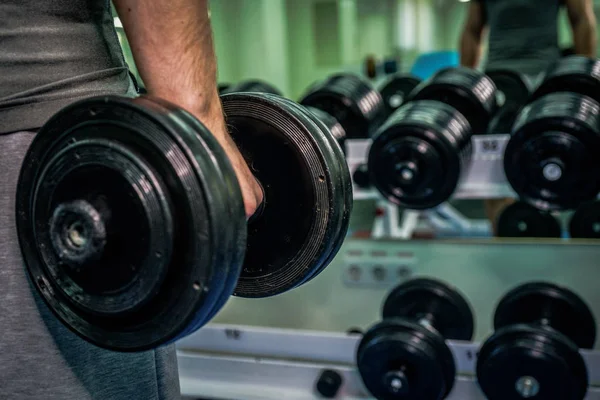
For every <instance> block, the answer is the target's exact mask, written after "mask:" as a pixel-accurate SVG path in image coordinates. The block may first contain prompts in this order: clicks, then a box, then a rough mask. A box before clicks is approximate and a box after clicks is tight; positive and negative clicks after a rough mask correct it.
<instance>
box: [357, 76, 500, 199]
mask: <svg viewBox="0 0 600 400" xmlns="http://www.w3.org/2000/svg"><path fill="white" fill-rule="evenodd" d="M495 107H496V97H495V86H494V83H493V82H492V81H491V79H490V78H488V77H487V76H486V75H484V74H482V73H480V72H477V71H474V70H470V69H467V68H452V69H447V70H444V71H441V72H439V73H438V74H436V75H435V76H434V77H433V78H432V79H431V80H429V81H427V82H424V83H423V84H421V85H420V86H419V87H417V88H416V89H415V90H414V91H413V93H412V94H411V96H410V99H409V102H408V103H407V104H405V105H404V106H402V107H400V108H399V109H398V110H397V111H396V112H395V113H394V114H393V115H392V116H391V117H390V118H389V119H388V120H387V121H386V123H385V124H384V125H383V126H382V127H381V128H380V129H379V130H378V131H377V133H376V135H375V137H374V139H373V143H372V145H371V148H370V150H369V156H368V170H369V174H370V178H371V179H370V181H371V182H372V183H373V185H374V186H375V187H376V188H377V189H378V190H379V191H380V192H381V194H382V195H383V196H385V197H386V198H387V199H388V200H390V201H392V202H394V203H397V204H399V205H401V206H404V207H406V208H412V209H426V208H432V207H435V206H437V205H439V204H441V203H443V202H444V201H446V200H448V198H449V197H450V196H451V195H452V193H453V192H454V190H455V189H456V187H457V186H458V183H459V181H460V179H461V177H462V176H463V174H464V171H465V170H466V168H467V166H468V164H469V163H470V159H471V151H472V149H471V136H472V135H473V133H477V132H485V129H486V127H487V124H488V122H489V120H490V118H491V116H492V114H493V113H494V111H495Z"/></svg>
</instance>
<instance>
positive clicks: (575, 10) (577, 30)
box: [565, 0, 596, 57]
mask: <svg viewBox="0 0 600 400" xmlns="http://www.w3.org/2000/svg"><path fill="white" fill-rule="evenodd" d="M565 4H566V6H567V13H568V14H569V21H570V22H571V29H572V30H573V42H574V47H575V53H576V54H581V55H584V56H588V57H596V16H595V15H594V5H593V3H592V0H565Z"/></svg>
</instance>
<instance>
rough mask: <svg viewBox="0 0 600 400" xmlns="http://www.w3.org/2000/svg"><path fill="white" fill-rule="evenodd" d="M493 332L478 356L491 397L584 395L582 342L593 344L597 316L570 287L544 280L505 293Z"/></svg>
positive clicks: (564, 398) (575, 399)
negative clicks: (580, 351) (595, 316)
mask: <svg viewBox="0 0 600 400" xmlns="http://www.w3.org/2000/svg"><path fill="white" fill-rule="evenodd" d="M494 329H495V332H494V333H493V334H492V335H491V336H490V337H489V338H488V339H487V340H486V341H485V342H484V343H483V345H482V346H481V349H480V350H479V355H478V358H477V379H478V382H479V386H480V387H481V389H482V390H483V392H484V393H485V395H486V396H487V398H488V399H489V400H518V399H528V398H533V399H540V400H542V399H543V400H545V399H561V400H582V399H583V398H584V397H585V394H586V391H587V387H588V374H587V368H586V365H585V362H584V360H583V358H582V356H581V355H580V353H579V349H580V348H584V349H591V348H592V347H593V346H594V341H595V340H596V322H595V320H594V316H593V315H592V313H591V311H590V309H589V307H588V306H587V305H586V304H585V302H584V301H583V300H581V298H579V296H577V295H576V294H575V293H573V292H571V291H570V290H568V289H566V288H563V287H559V286H556V285H553V284H550V283H546V282H533V283H527V284H524V285H521V286H519V287H517V288H515V289H513V290H511V291H510V292H509V293H507V294H506V295H505V296H504V297H503V298H502V300H501V301H500V303H499V304H498V306H497V307H496V312H495V314H494Z"/></svg>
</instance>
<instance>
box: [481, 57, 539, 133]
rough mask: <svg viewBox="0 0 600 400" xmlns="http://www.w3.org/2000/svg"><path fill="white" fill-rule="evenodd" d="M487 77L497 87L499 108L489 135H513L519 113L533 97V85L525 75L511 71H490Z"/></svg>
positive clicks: (490, 126) (489, 128) (489, 129)
mask: <svg viewBox="0 0 600 400" xmlns="http://www.w3.org/2000/svg"><path fill="white" fill-rule="evenodd" d="M486 75H487V76H488V77H489V78H490V79H491V80H492V81H493V82H494V84H495V85H496V88H497V92H496V95H497V98H498V101H497V103H498V107H499V109H498V111H497V112H496V113H495V114H494V116H493V118H492V120H491V122H490V124H489V126H488V130H487V133H489V134H508V133H511V131H512V126H513V125H514V123H515V120H516V119H517V116H518V114H519V112H520V111H521V109H522V108H523V107H524V106H525V104H527V101H528V99H529V96H530V95H531V83H530V81H529V79H528V78H527V77H526V76H525V75H523V74H520V73H518V72H515V71H511V70H501V69H498V70H488V71H486Z"/></svg>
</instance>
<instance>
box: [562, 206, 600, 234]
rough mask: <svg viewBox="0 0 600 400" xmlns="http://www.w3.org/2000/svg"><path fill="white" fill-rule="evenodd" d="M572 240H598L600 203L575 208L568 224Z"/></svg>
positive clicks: (599, 232)
mask: <svg viewBox="0 0 600 400" xmlns="http://www.w3.org/2000/svg"><path fill="white" fill-rule="evenodd" d="M569 233H570V234H571V237H572V238H581V239H600V202H599V201H592V202H589V203H585V204H582V205H581V206H579V208H577V210H576V211H575V213H573V216H572V217H571V221H570V222H569Z"/></svg>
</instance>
